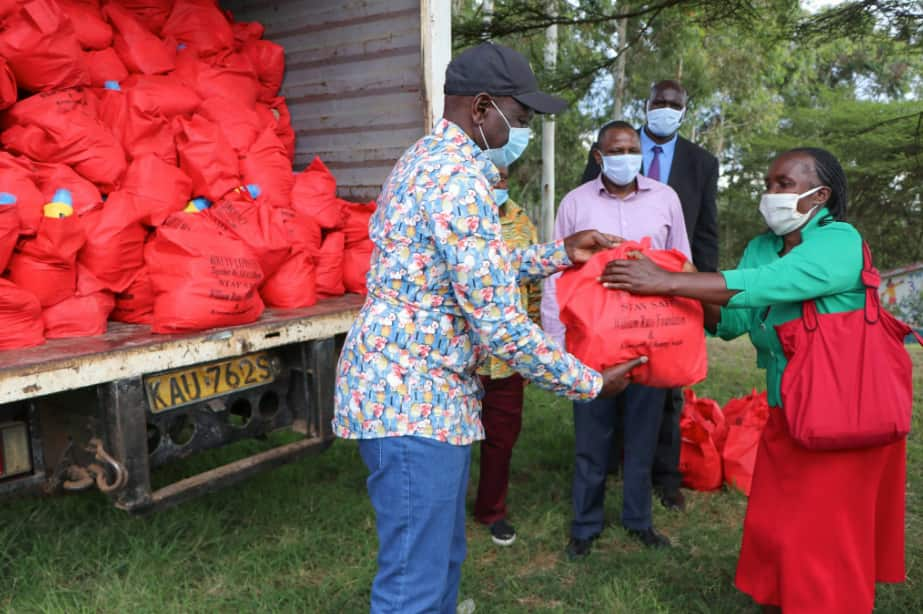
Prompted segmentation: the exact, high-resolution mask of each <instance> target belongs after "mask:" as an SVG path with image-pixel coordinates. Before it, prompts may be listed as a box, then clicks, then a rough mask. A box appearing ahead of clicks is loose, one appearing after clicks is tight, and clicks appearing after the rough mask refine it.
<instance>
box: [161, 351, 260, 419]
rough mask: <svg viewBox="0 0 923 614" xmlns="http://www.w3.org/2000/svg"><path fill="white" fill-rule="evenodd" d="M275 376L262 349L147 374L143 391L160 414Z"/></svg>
mask: <svg viewBox="0 0 923 614" xmlns="http://www.w3.org/2000/svg"><path fill="white" fill-rule="evenodd" d="M274 379H275V375H274V373H273V368H272V363H271V362H270V356H269V354H267V353H265V352H259V353H256V354H248V355H246V356H239V357H237V358H231V359H229V360H222V361H219V362H212V363H208V364H204V365H196V366H194V367H189V368H188V369H177V370H175V371H168V372H166V373H157V374H155V375H146V376H145V377H144V390H145V391H146V393H147V404H148V407H149V408H150V410H151V413H153V414H158V413H162V412H165V411H168V410H171V409H174V408H176V407H181V406H183V405H188V404H190V403H197V402H199V401H204V400H206V399H211V398H213V397H218V396H221V395H223V394H226V393H228V392H234V391H236V390H244V389H246V388H253V387H254V386H262V385H263V384H268V383H270V382H272V381H273V380H274Z"/></svg>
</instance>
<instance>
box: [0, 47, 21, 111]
mask: <svg viewBox="0 0 923 614" xmlns="http://www.w3.org/2000/svg"><path fill="white" fill-rule="evenodd" d="M18 96H19V91H18V90H17V89H16V76H15V75H14V74H13V69H12V68H10V65H9V64H7V63H6V60H4V59H3V58H0V111H2V110H3V109H8V108H9V107H11V106H13V104H15V103H16V99H17V97H18Z"/></svg>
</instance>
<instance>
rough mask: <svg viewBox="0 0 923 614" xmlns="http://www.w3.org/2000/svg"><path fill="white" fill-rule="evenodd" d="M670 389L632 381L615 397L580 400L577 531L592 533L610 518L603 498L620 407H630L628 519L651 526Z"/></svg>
mask: <svg viewBox="0 0 923 614" xmlns="http://www.w3.org/2000/svg"><path fill="white" fill-rule="evenodd" d="M667 392H668V391H667V390H664V389H661V388H650V387H648V386H641V385H639V384H632V385H630V386H629V387H628V388H626V389H625V392H623V393H622V394H620V395H619V396H618V397H616V398H612V399H595V400H593V401H587V402H585V403H579V402H578V403H574V435H575V442H574V448H575V452H576V462H575V463H574V484H573V504H574V520H573V523H572V524H571V536H572V537H576V538H578V539H590V538H592V537H596V536H597V535H599V534H600V533H601V532H602V530H603V526H604V524H605V518H604V512H603V503H604V500H605V491H606V473H607V467H608V463H609V453H610V449H611V448H612V435H613V431H614V428H615V423H616V419H617V418H618V407H619V406H620V405H622V404H624V412H625V479H624V484H623V501H622V525H623V526H624V527H626V528H628V529H638V530H644V529H649V528H651V467H652V465H653V463H654V452H655V451H656V449H657V438H658V435H659V432H660V419H661V416H662V415H663V406H664V402H665V400H666V394H667Z"/></svg>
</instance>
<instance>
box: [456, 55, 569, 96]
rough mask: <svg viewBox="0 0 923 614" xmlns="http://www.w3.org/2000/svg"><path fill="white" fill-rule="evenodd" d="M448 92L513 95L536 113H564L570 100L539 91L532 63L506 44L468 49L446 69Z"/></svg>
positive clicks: (457, 94) (465, 94)
mask: <svg viewBox="0 0 923 614" xmlns="http://www.w3.org/2000/svg"><path fill="white" fill-rule="evenodd" d="M444 91H445V93H446V95H449V96H476V95H477V94H480V93H482V92H487V93H488V94H490V95H492V96H511V97H513V98H515V99H516V100H517V101H518V102H520V103H521V104H522V105H524V106H526V107H529V108H530V109H532V110H533V111H535V112H536V113H560V112H561V111H563V110H564V109H565V108H567V101H566V100H564V99H563V98H558V97H557V96H552V95H550V94H546V93H545V92H540V91H539V90H538V80H537V79H536V78H535V73H533V72H532V67H530V66H529V62H528V61H527V60H526V58H525V57H523V55H522V54H521V53H519V52H518V51H514V50H513V49H510V48H509V47H504V46H503V45H495V44H493V43H481V44H480V45H478V46H477V47H472V48H471V49H466V50H465V51H463V52H461V53H460V54H458V55H457V56H455V59H453V60H452V61H451V62H450V63H449V67H448V68H447V69H446V71H445V88H444Z"/></svg>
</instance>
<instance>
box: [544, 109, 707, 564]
mask: <svg viewBox="0 0 923 614" xmlns="http://www.w3.org/2000/svg"><path fill="white" fill-rule="evenodd" d="M593 149H594V151H593V155H594V157H595V158H596V161H597V162H598V163H599V165H600V167H601V168H602V169H603V172H602V173H600V175H599V176H598V177H597V178H596V179H594V180H592V181H589V182H587V183H585V184H583V185H581V186H580V187H578V188H577V189H575V190H573V191H572V192H570V193H569V194H567V196H565V197H564V200H562V201H561V206H560V207H559V209H558V216H557V220H556V221H555V238H556V239H557V238H561V237H566V236H569V235H571V234H573V233H574V232H576V231H579V230H584V229H592V228H598V229H599V230H601V231H602V232H605V233H610V234H614V235H617V236H620V237H623V238H625V239H629V240H636V241H637V240H640V239H641V238H642V237H650V238H651V245H652V247H654V248H655V249H671V248H675V249H678V250H679V251H681V252H682V253H683V254H685V255H686V257H687V258H688V257H690V256H691V254H690V249H689V238H688V236H687V234H686V225H685V222H684V221H683V209H682V205H681V204H680V201H679V197H678V196H677V195H676V192H674V191H673V188H671V187H669V186H668V185H666V184H663V183H660V182H659V181H654V180H653V179H650V178H648V177H645V176H644V175H642V174H640V172H639V171H640V169H641V163H642V156H641V140H640V137H639V136H638V133H637V131H636V130H635V129H634V127H632V126H631V124H628V123H627V122H623V121H614V122H611V123H609V124H606V125H605V126H603V127H602V129H600V131H599V135H598V138H597V142H596V143H595V144H594V145H593ZM555 281H556V277H552V278H549V279H548V280H547V281H546V282H545V290H544V292H543V295H542V325H543V326H544V328H545V330H546V331H547V332H548V334H549V335H550V336H551V337H552V338H553V339H555V340H556V341H559V342H561V343H563V342H564V336H565V329H564V325H563V324H561V321H560V319H559V317H558V316H559V310H558V303H557V294H556V291H555V290H556V289H555ZM667 392H668V391H666V390H663V389H659V388H650V387H648V386H641V385H638V384H632V385H630V386H629V387H628V388H627V389H626V390H625V392H623V393H622V394H621V395H619V396H618V397H616V398H612V399H599V400H593V401H588V402H575V403H574V431H575V440H576V441H575V448H576V450H575V452H576V462H575V468H574V483H573V505H574V520H573V523H572V524H571V540H570V543H569V544H568V546H567V554H568V556H570V557H571V558H577V557H581V556H584V555H586V554H588V553H589V551H590V545H591V544H592V541H593V540H594V539H595V538H596V537H598V536H599V534H600V532H601V531H602V529H603V525H604V514H603V500H604V494H605V484H606V473H607V466H608V462H609V450H610V448H611V447H612V437H613V432H614V427H615V422H616V419H617V418H618V411H619V410H621V411H623V412H624V418H625V477H624V501H623V506H622V525H623V526H624V527H625V528H626V529H627V530H628V533H629V534H630V535H631V536H632V537H634V538H636V539H638V540H640V541H641V542H642V543H644V544H645V545H646V546H650V547H665V546H669V545H670V540H669V539H667V538H666V537H664V536H663V535H661V534H660V533H658V532H657V531H656V530H655V529H654V526H653V523H652V518H651V466H652V464H653V461H654V452H655V450H656V446H657V437H658V433H659V429H660V421H661V415H662V413H663V406H664V402H665V399H666V394H667Z"/></svg>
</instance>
